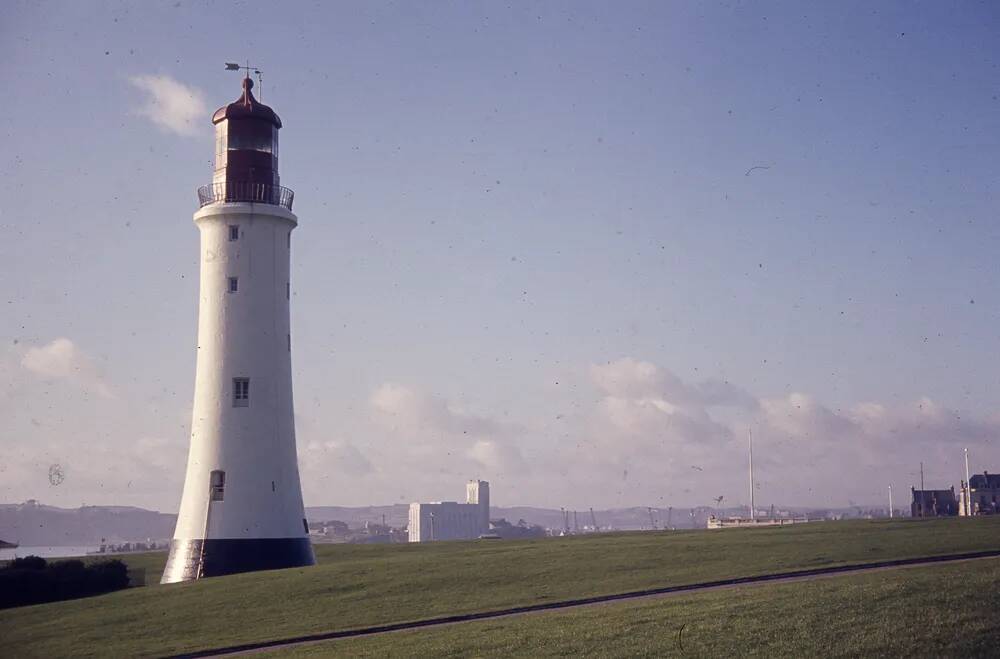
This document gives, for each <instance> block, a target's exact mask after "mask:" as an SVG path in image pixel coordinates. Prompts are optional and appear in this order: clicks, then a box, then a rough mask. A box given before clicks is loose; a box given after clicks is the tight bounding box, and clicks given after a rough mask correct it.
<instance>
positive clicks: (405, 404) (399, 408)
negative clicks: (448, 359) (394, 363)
mask: <svg viewBox="0 0 1000 659" xmlns="http://www.w3.org/2000/svg"><path fill="white" fill-rule="evenodd" d="M371 403H372V407H373V408H374V409H375V410H376V411H377V412H378V413H379V414H380V416H381V418H382V420H383V421H384V422H386V423H388V424H389V425H390V426H391V427H393V428H405V429H406V430H408V431H410V432H413V431H417V432H419V431H429V432H432V433H438V434H463V435H471V436H481V435H494V434H498V433H500V432H502V426H501V424H498V423H496V422H495V421H493V420H491V419H488V418H485V417H481V416H476V415H474V414H467V413H464V412H462V411H460V410H456V409H454V408H453V407H452V406H451V405H449V404H448V402H447V401H445V400H444V399H442V398H439V397H437V396H432V395H430V394H427V393H425V392H422V391H419V390H416V389H412V388H410V387H406V386H403V385H400V384H395V383H392V382H388V383H385V384H383V385H381V386H380V387H378V389H376V390H375V392H374V393H373V394H372V397H371Z"/></svg>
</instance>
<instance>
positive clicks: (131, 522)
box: [0, 501, 177, 547]
mask: <svg viewBox="0 0 1000 659" xmlns="http://www.w3.org/2000/svg"><path fill="white" fill-rule="evenodd" d="M176 518H177V516H176V515H168V514H166V513H159V512H156V511H152V510H145V509H143V508H133V507H130V506H83V507H81V508H57V507H55V506H46V505H43V504H40V503H38V502H35V501H29V502H26V503H19V504H0V538H3V539H4V540H7V541H8V542H17V543H19V544H20V545H21V546H22V547H38V546H50V545H51V546H66V545H99V544H101V539H102V538H103V539H106V540H107V542H126V541H134V540H143V541H144V540H146V539H147V538H149V539H152V540H164V539H167V538H169V537H170V536H171V535H173V533H174V521H175V520H176Z"/></svg>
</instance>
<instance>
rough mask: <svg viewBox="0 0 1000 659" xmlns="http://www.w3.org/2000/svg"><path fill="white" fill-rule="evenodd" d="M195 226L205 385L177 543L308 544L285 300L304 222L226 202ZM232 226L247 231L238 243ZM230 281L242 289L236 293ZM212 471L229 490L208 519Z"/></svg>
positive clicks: (198, 398)
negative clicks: (294, 237) (243, 390)
mask: <svg viewBox="0 0 1000 659" xmlns="http://www.w3.org/2000/svg"><path fill="white" fill-rule="evenodd" d="M194 221H195V224H196V225H197V226H198V229H199V230H200V233H201V293H200V304H199V310H198V358H197V375H196V377H195V395H194V409H193V414H192V421H191V449H190V453H189V455H188V465H187V476H186V478H185V481H184V494H183V496H182V499H181V507H180V513H179V515H178V520H177V528H176V531H175V533H174V538H175V539H183V540H189V539H205V538H209V539H251V538H305V537H308V535H307V532H306V529H305V528H304V527H303V517H304V516H305V515H304V510H303V505H302V489H301V487H300V484H299V469H298V461H297V457H296V450H295V424H294V417H293V407H292V371H291V353H290V344H289V338H288V337H289V335H290V328H289V304H290V302H289V300H288V297H287V295H286V290H287V289H286V286H287V285H288V282H289V261H290V240H289V234H290V232H291V231H292V229H294V228H295V226H296V224H297V221H296V217H295V215H294V214H293V213H291V212H290V211H287V210H285V209H284V208H281V207H280V206H277V205H272V204H258V203H248V202H226V203H214V204H210V205H208V206H205V207H204V208H202V209H201V210H199V211H198V212H197V213H195V215H194ZM230 226H238V227H239V237H238V238H237V239H236V240H230V228H229V227H230ZM230 277H236V278H237V279H238V281H239V287H238V290H237V292H235V293H230V292H229V283H228V282H229V278H230ZM234 378H248V379H249V381H250V383H249V401H247V405H246V406H245V407H236V406H234V400H233V395H234V391H233V379H234ZM213 470H222V471H224V472H225V488H224V494H223V500H222V501H213V502H211V511H209V480H210V474H211V472H212V471H213ZM209 513H210V514H209Z"/></svg>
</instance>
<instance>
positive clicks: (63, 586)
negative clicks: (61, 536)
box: [0, 556, 128, 609]
mask: <svg viewBox="0 0 1000 659" xmlns="http://www.w3.org/2000/svg"><path fill="white" fill-rule="evenodd" d="M127 587H128V568H127V567H126V565H125V564H124V563H123V562H121V561H120V560H117V559H115V560H110V561H102V562H100V563H93V564H91V565H84V563H83V561H80V560H70V561H57V562H55V563H47V562H46V561H45V560H44V559H42V558H38V557H37V556H28V557H26V558H19V559H15V560H13V561H11V562H10V563H9V564H7V566H5V567H3V568H0V609H5V608H9V607H12V606H24V605H27V604H41V603H43V602H57V601H59V600H67V599H76V598H78V597H87V596H90V595H99V594H101V593H109V592H111V591H113V590H121V589H122V588H127Z"/></svg>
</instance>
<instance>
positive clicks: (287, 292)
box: [285, 281, 292, 300]
mask: <svg viewBox="0 0 1000 659" xmlns="http://www.w3.org/2000/svg"><path fill="white" fill-rule="evenodd" d="M285 299H286V300H291V299H292V285H291V284H290V283H289V282H287V281H286V282H285Z"/></svg>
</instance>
